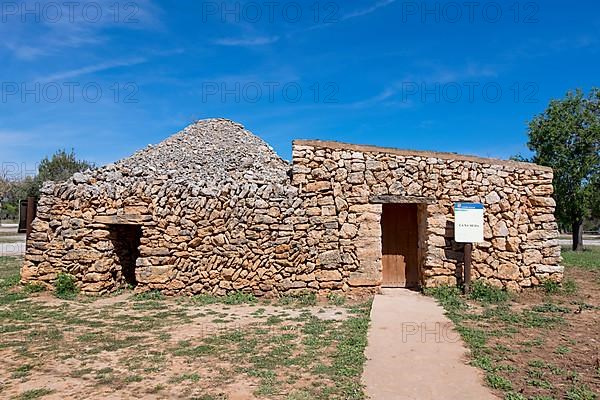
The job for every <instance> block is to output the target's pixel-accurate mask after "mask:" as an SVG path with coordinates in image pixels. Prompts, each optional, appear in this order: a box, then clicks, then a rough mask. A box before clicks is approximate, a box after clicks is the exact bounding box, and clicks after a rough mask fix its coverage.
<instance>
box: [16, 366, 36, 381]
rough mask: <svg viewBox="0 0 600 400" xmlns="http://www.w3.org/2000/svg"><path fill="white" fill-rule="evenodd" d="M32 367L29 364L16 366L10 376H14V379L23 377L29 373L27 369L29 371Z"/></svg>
mask: <svg viewBox="0 0 600 400" xmlns="http://www.w3.org/2000/svg"><path fill="white" fill-rule="evenodd" d="M32 368H33V366H32V365H31V364H25V365H21V366H20V367H19V368H17V369H16V370H15V371H14V372H13V373H12V375H11V376H12V378H15V379H20V378H24V377H26V376H27V375H29V371H31V369H32Z"/></svg>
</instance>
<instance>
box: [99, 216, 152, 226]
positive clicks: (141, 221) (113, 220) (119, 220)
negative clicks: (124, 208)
mask: <svg viewBox="0 0 600 400" xmlns="http://www.w3.org/2000/svg"><path fill="white" fill-rule="evenodd" d="M94 222H96V223H100V224H106V225H155V223H154V222H153V221H152V216H151V215H139V214H123V215H97V216H95V217H94Z"/></svg>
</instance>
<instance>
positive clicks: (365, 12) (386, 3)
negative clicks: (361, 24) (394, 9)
mask: <svg viewBox="0 0 600 400" xmlns="http://www.w3.org/2000/svg"><path fill="white" fill-rule="evenodd" d="M395 2H396V0H381V1H378V2H376V3H375V4H372V5H371V6H369V7H367V8H363V9H359V10H355V11H352V12H350V13H348V14H344V15H342V17H341V18H340V19H341V20H342V21H346V20H349V19H352V18H356V17H362V16H364V15H368V14H371V13H373V12H375V11H377V10H379V9H380V8H383V7H387V6H389V5H390V4H392V3H395Z"/></svg>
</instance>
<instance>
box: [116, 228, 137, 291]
mask: <svg viewBox="0 0 600 400" xmlns="http://www.w3.org/2000/svg"><path fill="white" fill-rule="evenodd" d="M110 239H111V241H112V244H113V247H114V252H115V256H116V261H117V263H118V264H119V265H120V267H121V271H120V272H121V275H120V276H119V275H118V269H115V272H113V275H116V276H114V277H115V279H116V280H117V281H121V282H124V283H127V284H128V285H130V286H132V287H135V286H136V285H137V279H136V276H135V265H136V261H137V259H138V257H139V256H140V250H139V247H140V242H141V239H142V227H141V226H140V225H111V226H110Z"/></svg>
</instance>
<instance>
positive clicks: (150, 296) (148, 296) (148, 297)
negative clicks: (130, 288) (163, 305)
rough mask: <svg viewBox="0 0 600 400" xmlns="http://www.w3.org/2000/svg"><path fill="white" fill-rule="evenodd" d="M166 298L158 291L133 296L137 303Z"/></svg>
mask: <svg viewBox="0 0 600 400" xmlns="http://www.w3.org/2000/svg"><path fill="white" fill-rule="evenodd" d="M164 298H165V296H164V295H163V294H162V293H161V292H159V291H158V290H149V291H147V292H142V293H136V294H134V295H133V300H135V301H145V300H164Z"/></svg>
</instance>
